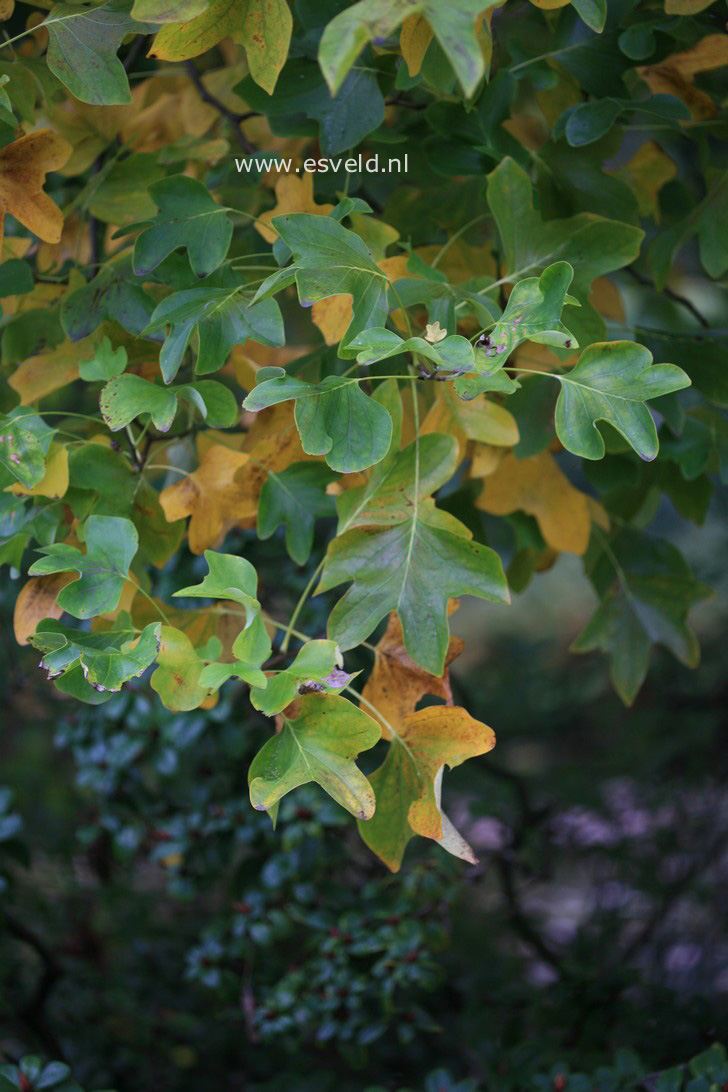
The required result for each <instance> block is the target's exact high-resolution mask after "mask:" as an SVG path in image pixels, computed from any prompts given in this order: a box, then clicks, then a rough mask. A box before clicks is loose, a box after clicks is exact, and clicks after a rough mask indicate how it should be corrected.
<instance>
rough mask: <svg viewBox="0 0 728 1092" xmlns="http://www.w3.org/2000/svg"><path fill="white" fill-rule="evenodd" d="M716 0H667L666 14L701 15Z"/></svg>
mask: <svg viewBox="0 0 728 1092" xmlns="http://www.w3.org/2000/svg"><path fill="white" fill-rule="evenodd" d="M714 3H715V0H665V14H666V15H699V14H700V12H701V11H705V9H706V8H709V7H710V5H711V4H714Z"/></svg>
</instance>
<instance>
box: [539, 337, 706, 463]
mask: <svg viewBox="0 0 728 1092" xmlns="http://www.w3.org/2000/svg"><path fill="white" fill-rule="evenodd" d="M557 378H558V381H559V383H560V384H561V391H560V392H559V397H558V401H557V403H556V417H555V423H556V434H557V436H558V437H559V439H560V440H561V443H562V444H563V445H564V447H565V448H566V449H567V450H568V451H572V452H573V453H574V454H575V455H581V456H582V458H584V459H601V458H602V456H603V455H604V440H603V438H602V435H601V433H600V432H599V429H598V428H597V423H598V422H599V421H606V422H608V424H610V425H612V427H613V428H615V429H616V430H617V432H619V433H620V434H621V435H622V436H623V437H624V438H625V440H626V441H627V443H628V444H630V446H631V447H633V448H634V450H635V451H636V452H637V454H638V455H639V457H640V458H641V459H645V460H647V461H649V460H651V459H654V458H655V456H656V455H657V451H658V447H659V445H658V440H657V430H656V428H655V423H654V421H653V419H652V415H651V414H650V411H649V410H648V409H647V407H646V406H645V402H646V401H647V400H648V399H650V398H658V397H660V396H661V395H664V394H669V393H670V392H671V391H679V390H681V389H682V388H683V387H688V386H690V380H689V378H688V377H687V375H686V374H685V372H684V371H683V370H682V369H681V368H678V367H676V366H675V365H674V364H654V365H653V364H652V353H650V352H648V350H647V349H645V348H643V347H642V346H641V345H636V344H635V343H634V342H631V341H612V342H604V343H601V344H596V345H591V346H590V347H589V348H588V349H586V350H585V351H584V352H583V353H582V355H581V357H580V358H579V362H578V364H577V365H576V367H574V368H572V369H571V371H570V372H566V373H564V374H563V375H559V376H558V377H557Z"/></svg>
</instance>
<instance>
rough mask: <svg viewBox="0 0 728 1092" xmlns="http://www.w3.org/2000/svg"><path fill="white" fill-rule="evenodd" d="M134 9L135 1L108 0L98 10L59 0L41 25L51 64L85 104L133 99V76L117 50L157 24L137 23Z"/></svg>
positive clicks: (105, 103) (115, 102)
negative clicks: (129, 78) (132, 37)
mask: <svg viewBox="0 0 728 1092" xmlns="http://www.w3.org/2000/svg"><path fill="white" fill-rule="evenodd" d="M130 9H131V3H130V0H107V2H106V3H105V4H101V5H100V6H99V7H96V8H89V7H83V6H82V5H81V4H56V6H55V7H54V8H52V9H51V12H50V14H49V15H48V17H47V18H46V19H45V21H44V22H43V23H42V24H41V26H44V27H47V29H48V39H49V40H48V54H47V63H48V67H49V68H50V70H51V72H53V74H54V75H55V76H57V77H58V79H59V80H60V81H61V83H63V84H65V86H66V87H67V88H68V90H69V91H70V92H71V94H72V95H74V96H75V97H76V98H77V99H80V100H81V102H88V103H91V104H93V105H96V106H113V105H121V104H123V103H129V102H131V92H130V90H129V80H128V78H127V75H126V71H125V69H124V66H123V64H122V63H121V61H120V60H119V58H118V57H117V56H116V53H117V50H118V48H119V46H120V45H121V43H122V41H123V39H124V38H126V37H127V35H129V34H151V33H153V32H154V31H155V30H156V27H155V26H154V24H153V23H137V22H136V20H134V19H132V17H131V15H130V14H129V12H130Z"/></svg>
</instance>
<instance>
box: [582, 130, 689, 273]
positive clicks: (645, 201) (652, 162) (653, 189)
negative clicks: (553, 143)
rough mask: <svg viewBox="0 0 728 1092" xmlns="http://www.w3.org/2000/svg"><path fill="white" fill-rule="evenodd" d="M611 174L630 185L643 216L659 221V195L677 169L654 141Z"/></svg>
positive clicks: (643, 146)
mask: <svg viewBox="0 0 728 1092" xmlns="http://www.w3.org/2000/svg"><path fill="white" fill-rule="evenodd" d="M609 173H610V174H613V175H614V176H615V178H621V180H622V181H623V182H626V183H627V185H628V186H629V188H630V189H631V190H632V192H633V193H634V195H635V197H636V198H637V205H638V208H639V212H640V216H653V217H654V218H655V220H657V219H658V214H659V205H658V201H657V197H658V194H659V192H660V190H661V189H662V187H663V186H664V185H665V183H666V182H669V181H670V180H671V179H672V178H674V177H675V175H676V174H677V167H676V165H675V163H674V162H673V160H672V159H670V156H669V155H667V153H666V152H663V150H662V148H660V146H659V145H658V144H656V143H655V142H654V140H646V141H645V143H644V144H641V145H640V146H639V148H638V149H637V151H636V152H635V153H634V155H633V156H632V158H631V159H630V160H629V161H628V162H627V163H625V164H624V166H622V167H618V168H617V170H615V171H610V172H609ZM595 283H596V282H595Z"/></svg>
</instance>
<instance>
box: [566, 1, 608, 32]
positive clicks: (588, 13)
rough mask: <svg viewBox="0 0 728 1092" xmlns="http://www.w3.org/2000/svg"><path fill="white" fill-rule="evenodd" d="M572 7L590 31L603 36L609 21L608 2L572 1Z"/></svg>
mask: <svg viewBox="0 0 728 1092" xmlns="http://www.w3.org/2000/svg"><path fill="white" fill-rule="evenodd" d="M571 6H572V7H574V8H576V10H577V11H578V13H579V16H580V18H581V19H582V20H583V21H584V22H585V23H586V25H587V26H588V27H589V29H590V30H594V31H596V32H597V34H601V32H602V31H603V30H604V24H605V23H606V21H607V0H571Z"/></svg>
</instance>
